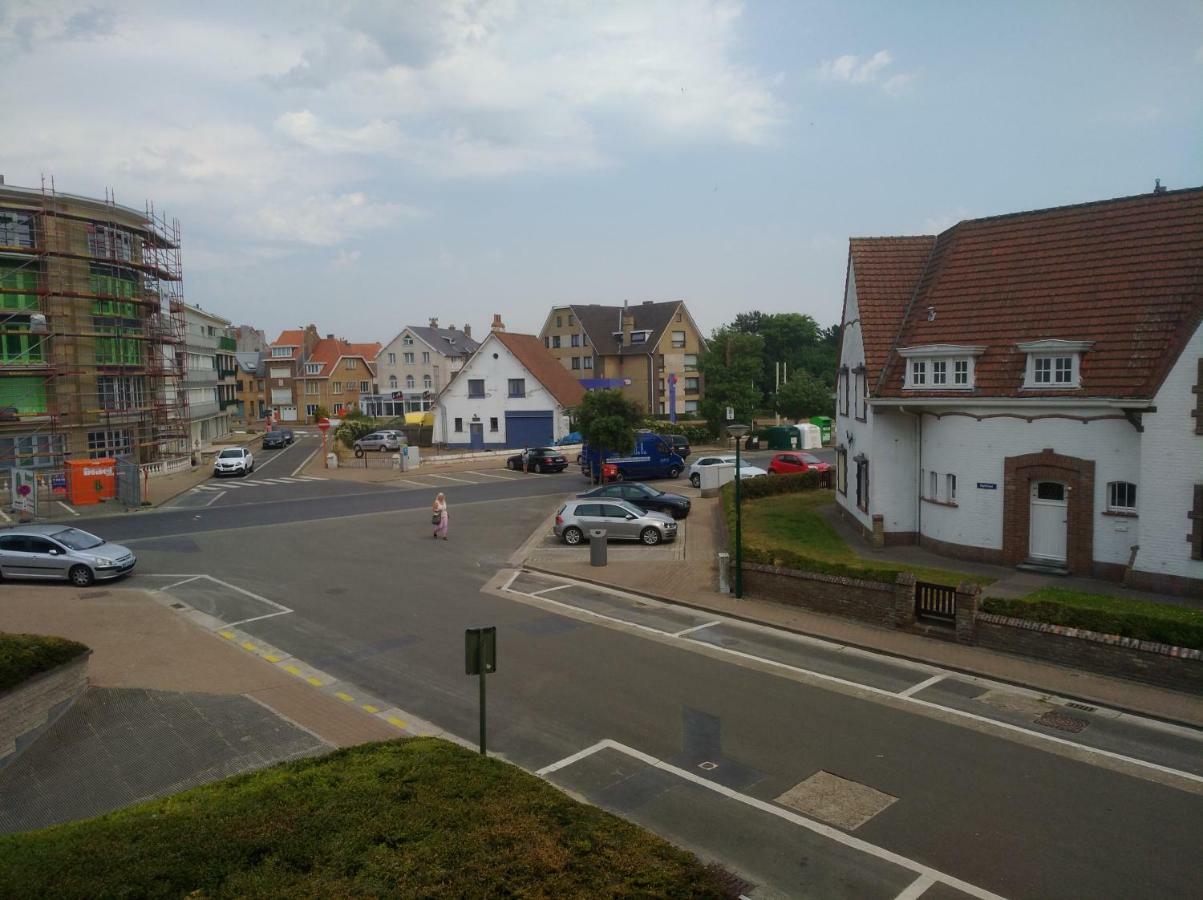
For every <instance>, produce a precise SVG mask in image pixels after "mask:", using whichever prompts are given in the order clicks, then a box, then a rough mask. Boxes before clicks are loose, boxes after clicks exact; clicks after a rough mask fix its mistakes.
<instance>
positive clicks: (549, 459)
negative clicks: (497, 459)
mask: <svg viewBox="0 0 1203 900" xmlns="http://www.w3.org/2000/svg"><path fill="white" fill-rule="evenodd" d="M505 467H506V468H507V469H513V470H514V471H516V472H524V471H525V472H563V471H564V470H565V469H567V468H568V458H567V457H566V456H564V454H563V453H561V452H560V451H559V450H557V449H556V448H555V447H530V448H528V449H526V450H523V451H522V452H521V453H518V454H515V455H514V456H511V457H510V458H509V459H507V460H506V461H505Z"/></svg>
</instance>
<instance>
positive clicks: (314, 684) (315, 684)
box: [305, 676, 322, 687]
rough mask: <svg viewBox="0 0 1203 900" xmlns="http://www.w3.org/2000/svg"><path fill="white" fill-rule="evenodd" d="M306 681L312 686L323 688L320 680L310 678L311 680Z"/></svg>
mask: <svg viewBox="0 0 1203 900" xmlns="http://www.w3.org/2000/svg"><path fill="white" fill-rule="evenodd" d="M305 680H306V681H308V682H309V683H310V684H312V685H313V686H314V687H321V686H322V680H321V679H320V678H314V677H313V676H310V677H309V678H306V679H305Z"/></svg>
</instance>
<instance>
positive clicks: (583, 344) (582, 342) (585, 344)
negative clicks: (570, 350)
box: [581, 334, 589, 347]
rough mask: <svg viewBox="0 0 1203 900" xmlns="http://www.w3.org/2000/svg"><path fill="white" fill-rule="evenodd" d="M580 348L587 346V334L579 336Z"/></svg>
mask: <svg viewBox="0 0 1203 900" xmlns="http://www.w3.org/2000/svg"><path fill="white" fill-rule="evenodd" d="M581 346H583V347H588V346H589V335H587V334H582V335H581Z"/></svg>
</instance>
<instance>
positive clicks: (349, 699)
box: [334, 691, 355, 703]
mask: <svg viewBox="0 0 1203 900" xmlns="http://www.w3.org/2000/svg"><path fill="white" fill-rule="evenodd" d="M334 696H335V697H337V698H338V699H339V700H346V701H347V702H348V703H354V702H355V698H354V697H352V696H351V695H350V694H344V693H343V692H342V691H336V692H335V694H334Z"/></svg>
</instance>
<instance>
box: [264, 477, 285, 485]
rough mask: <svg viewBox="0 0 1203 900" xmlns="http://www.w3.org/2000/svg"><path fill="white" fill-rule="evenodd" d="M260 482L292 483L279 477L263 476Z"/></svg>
mask: <svg viewBox="0 0 1203 900" xmlns="http://www.w3.org/2000/svg"><path fill="white" fill-rule="evenodd" d="M259 483H260V484H292V482H290V481H284V480H283V479H281V478H264V479H263V480H262V481H261V482H259Z"/></svg>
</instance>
